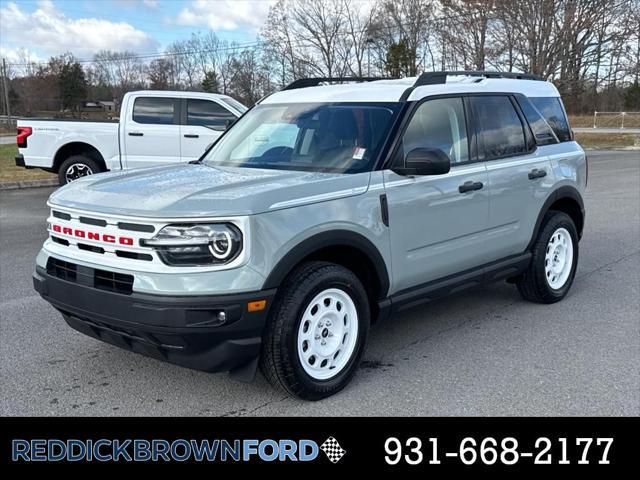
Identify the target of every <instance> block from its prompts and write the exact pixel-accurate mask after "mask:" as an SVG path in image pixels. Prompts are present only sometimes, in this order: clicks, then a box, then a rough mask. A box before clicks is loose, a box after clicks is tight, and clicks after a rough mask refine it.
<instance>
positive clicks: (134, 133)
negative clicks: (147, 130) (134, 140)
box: [129, 132, 144, 137]
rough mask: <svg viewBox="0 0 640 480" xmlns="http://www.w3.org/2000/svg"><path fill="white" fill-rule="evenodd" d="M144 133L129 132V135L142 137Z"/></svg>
mask: <svg viewBox="0 0 640 480" xmlns="http://www.w3.org/2000/svg"><path fill="white" fill-rule="evenodd" d="M143 135H144V133H142V132H129V136H130V137H142V136H143Z"/></svg>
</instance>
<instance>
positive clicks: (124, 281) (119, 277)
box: [93, 269, 133, 295]
mask: <svg viewBox="0 0 640 480" xmlns="http://www.w3.org/2000/svg"><path fill="white" fill-rule="evenodd" d="M93 286H94V287H95V288H98V289H100V290H107V291H109V292H115V293H123V294H125V295H130V294H131V292H132V291H133V275H127V274H124V273H116V272H108V271H106V270H98V269H96V270H94V274H93Z"/></svg>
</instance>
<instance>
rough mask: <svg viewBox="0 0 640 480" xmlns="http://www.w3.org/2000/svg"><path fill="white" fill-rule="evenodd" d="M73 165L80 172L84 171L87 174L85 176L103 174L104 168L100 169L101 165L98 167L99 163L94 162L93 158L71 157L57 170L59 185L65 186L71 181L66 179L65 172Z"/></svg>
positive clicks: (83, 156)
mask: <svg viewBox="0 0 640 480" xmlns="http://www.w3.org/2000/svg"><path fill="white" fill-rule="evenodd" d="M74 165H76V166H77V167H78V169H79V170H80V171H82V170H84V171H85V172H87V173H86V174H85V175H92V174H94V173H100V172H104V168H103V167H102V165H100V163H99V162H97V161H95V160H94V159H93V158H89V157H87V156H86V155H72V156H71V157H69V158H67V159H66V160H65V161H64V162H62V164H61V165H60V168H59V169H58V182H59V183H60V185H66V184H67V183H69V182H70V181H72V180H71V179H68V178H67V170H68V169H69V168H70V167H72V166H74ZM85 175H80V176H85ZM77 178H80V177H77ZM74 180H75V179H74Z"/></svg>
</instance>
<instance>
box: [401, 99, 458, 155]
mask: <svg viewBox="0 0 640 480" xmlns="http://www.w3.org/2000/svg"><path fill="white" fill-rule="evenodd" d="M420 147H423V148H424V147H430V148H439V149H440V150H442V151H443V152H444V153H446V154H447V155H449V158H451V163H452V164H456V163H461V162H467V161H469V142H468V140H467V125H466V121H465V114H464V105H463V103H462V99H461V98H438V99H435V100H427V101H426V102H424V103H423V104H422V105H420V106H419V107H418V109H417V110H416V113H415V114H414V115H413V117H412V118H411V122H410V123H409V125H408V126H407V130H406V131H405V133H404V136H403V137H402V149H401V151H402V153H403V154H404V155H403V157H402V159H404V158H405V157H406V155H407V154H408V153H409V152H410V151H411V150H413V149H415V148H420Z"/></svg>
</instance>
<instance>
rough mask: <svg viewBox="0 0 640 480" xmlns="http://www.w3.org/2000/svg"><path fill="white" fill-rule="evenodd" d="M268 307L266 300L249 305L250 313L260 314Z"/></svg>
mask: <svg viewBox="0 0 640 480" xmlns="http://www.w3.org/2000/svg"><path fill="white" fill-rule="evenodd" d="M266 306H267V301H266V300H256V301H255V302H249V303H247V311H248V312H260V311H262V310H264V309H265V307H266Z"/></svg>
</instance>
